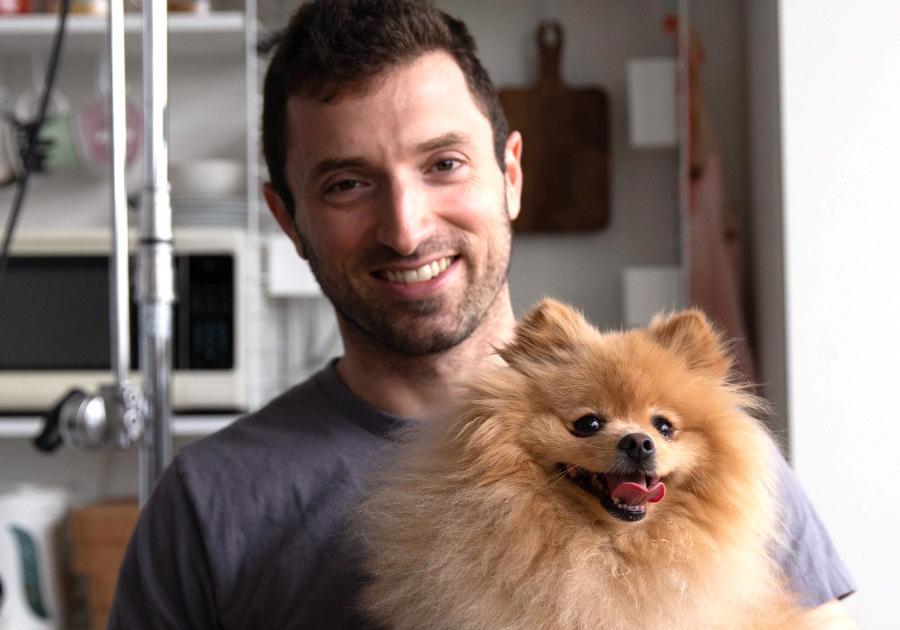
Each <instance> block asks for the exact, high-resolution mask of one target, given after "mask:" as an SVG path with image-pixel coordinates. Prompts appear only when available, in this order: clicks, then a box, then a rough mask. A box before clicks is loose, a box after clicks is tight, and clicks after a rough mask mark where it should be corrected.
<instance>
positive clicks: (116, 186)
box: [107, 0, 131, 386]
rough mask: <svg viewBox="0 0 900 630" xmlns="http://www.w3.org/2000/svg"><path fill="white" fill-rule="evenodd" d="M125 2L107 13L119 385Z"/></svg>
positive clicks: (124, 228) (122, 357)
mask: <svg viewBox="0 0 900 630" xmlns="http://www.w3.org/2000/svg"><path fill="white" fill-rule="evenodd" d="M122 4H123V0H113V2H111V3H110V6H109V11H108V12H107V43H108V48H109V65H108V69H109V116H110V127H111V129H112V133H111V134H110V176H111V178H112V189H111V199H110V202H111V203H110V208H111V214H112V252H113V256H112V260H111V261H110V274H109V293H110V298H111V299H110V354H111V357H110V359H111V363H112V369H113V374H114V375H115V378H116V383H117V384H118V385H119V386H122V385H124V384H125V383H126V382H127V381H128V370H129V368H130V367H131V330H130V321H129V317H128V315H129V312H128V306H129V300H128V198H127V192H126V184H125V152H126V142H127V137H126V133H127V128H126V119H125V116H126V113H125V16H124V9H123V6H122Z"/></svg>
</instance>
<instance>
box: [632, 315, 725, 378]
mask: <svg viewBox="0 0 900 630" xmlns="http://www.w3.org/2000/svg"><path fill="white" fill-rule="evenodd" d="M649 332H650V335H651V336H652V337H653V338H654V339H655V340H656V342H657V343H659V344H660V345H661V346H663V347H665V348H668V349H669V350H671V351H672V352H674V353H675V354H677V355H678V356H680V357H681V358H682V359H683V360H684V361H685V364H686V365H687V367H688V368H689V369H693V370H700V371H704V372H708V373H709V374H711V375H712V376H714V377H716V378H725V376H727V374H728V371H729V370H730V369H731V365H732V362H733V361H732V358H731V357H730V356H729V354H728V352H727V350H726V348H725V345H724V343H723V341H722V337H721V335H720V334H719V333H718V332H717V331H716V329H715V328H713V325H712V324H711V323H710V321H709V320H708V319H707V318H706V315H704V314H703V312H702V311H700V310H698V309H688V310H685V311H680V312H678V313H674V314H672V315H668V316H662V315H657V316H656V317H654V318H653V321H652V322H651V323H650V329H649Z"/></svg>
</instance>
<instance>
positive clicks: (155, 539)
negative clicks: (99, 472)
mask: <svg viewBox="0 0 900 630" xmlns="http://www.w3.org/2000/svg"><path fill="white" fill-rule="evenodd" d="M214 603H215V601H214V594H213V588H212V580H211V577H210V568H209V562H208V558H207V554H206V547H205V545H204V541H203V537H202V535H201V529H200V526H199V523H198V521H197V517H196V513H195V511H194V506H193V504H192V502H191V500H190V497H189V494H188V492H187V491H186V489H185V487H184V483H183V479H182V475H181V473H180V470H179V460H178V459H177V458H176V460H175V461H174V462H173V463H172V465H170V466H169V468H168V469H167V470H166V471H165V473H164V474H163V476H162V478H161V479H160V480H159V482H158V484H157V487H156V488H155V490H154V492H153V494H152V495H151V498H150V500H149V501H148V502H147V504H146V505H145V506H144V508H143V509H142V511H141V515H140V518H139V519H138V523H137V526H136V528H135V531H134V534H133V535H132V537H131V541H130V542H129V544H128V549H127V551H126V553H125V558H124V560H123V562H122V567H121V569H120V571H119V578H118V582H117V586H116V594H115V597H114V599H113V604H112V610H111V611H110V615H109V622H108V626H107V628H108V630H143V629H151V628H152V629H154V630H156V629H170V628H171V629H172V630H175V629H177V630H189V629H191V628H197V629H201V628H202V629H203V630H207V629H214V628H220V627H221V624H220V623H219V622H218V620H217V619H216V614H215V610H216V608H215V605H214Z"/></svg>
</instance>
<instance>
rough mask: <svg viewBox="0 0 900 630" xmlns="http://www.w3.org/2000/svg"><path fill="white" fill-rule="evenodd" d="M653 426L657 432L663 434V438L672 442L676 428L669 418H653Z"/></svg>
mask: <svg viewBox="0 0 900 630" xmlns="http://www.w3.org/2000/svg"><path fill="white" fill-rule="evenodd" d="M652 422H653V426H654V427H656V430H657V431H659V432H660V433H662V436H663V437H664V438H666V439H667V440H671V439H672V436H673V435H675V427H674V426H672V423H671V422H669V420H668V418H666V417H664V416H653V420H652Z"/></svg>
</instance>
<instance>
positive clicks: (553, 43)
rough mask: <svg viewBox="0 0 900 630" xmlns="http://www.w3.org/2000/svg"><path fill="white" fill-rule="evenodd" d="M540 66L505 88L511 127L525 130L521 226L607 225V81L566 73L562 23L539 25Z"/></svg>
mask: <svg viewBox="0 0 900 630" xmlns="http://www.w3.org/2000/svg"><path fill="white" fill-rule="evenodd" d="M537 44H538V59H539V73H538V79H537V83H536V84H535V85H534V86H533V87H531V88H528V89H505V90H501V91H500V102H501V103H502V104H503V110H504V112H505V113H506V117H507V119H508V120H509V126H510V129H514V130H518V131H520V132H521V133H522V138H523V142H524V148H523V155H522V161H523V168H524V173H525V176H524V180H523V184H524V187H523V194H522V212H521V214H520V216H519V218H518V219H517V220H516V222H515V223H514V224H513V225H514V227H515V229H516V231H517V232H574V231H586V230H600V229H602V228H604V227H605V226H606V224H607V221H608V219H609V197H610V195H609V182H610V173H609V101H608V99H607V96H606V93H605V92H604V91H603V90H602V89H600V88H577V89H571V88H568V87H566V86H565V85H564V84H563V82H562V79H561V78H560V59H561V57H562V47H563V30H562V26H560V24H559V23H557V22H542V23H541V24H540V25H539V27H538V29H537Z"/></svg>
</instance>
